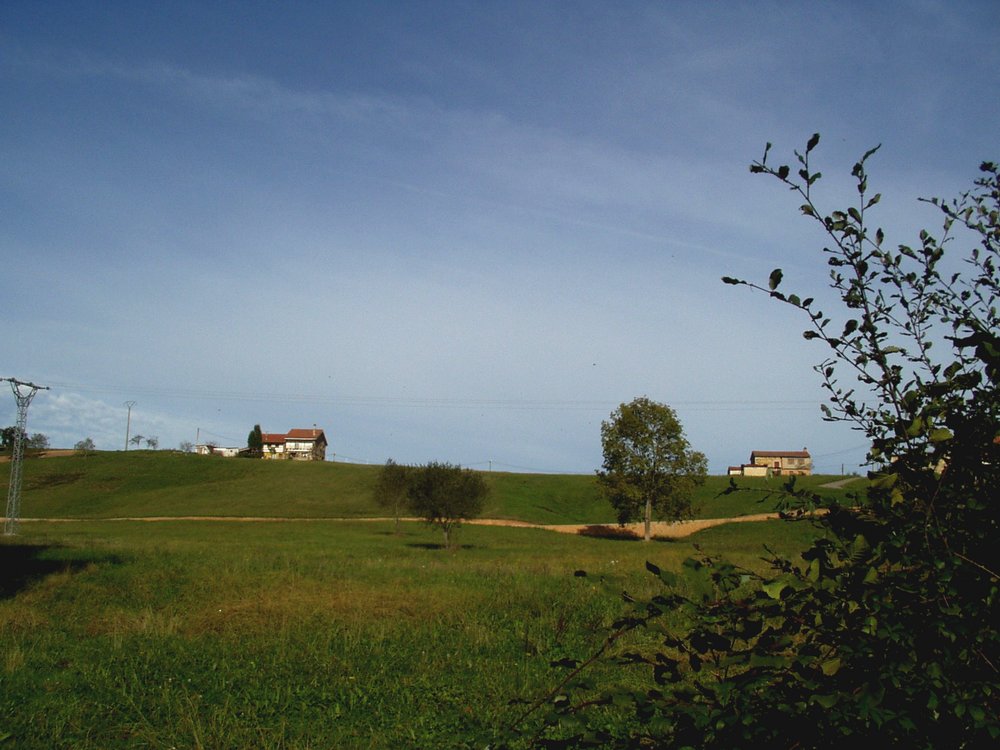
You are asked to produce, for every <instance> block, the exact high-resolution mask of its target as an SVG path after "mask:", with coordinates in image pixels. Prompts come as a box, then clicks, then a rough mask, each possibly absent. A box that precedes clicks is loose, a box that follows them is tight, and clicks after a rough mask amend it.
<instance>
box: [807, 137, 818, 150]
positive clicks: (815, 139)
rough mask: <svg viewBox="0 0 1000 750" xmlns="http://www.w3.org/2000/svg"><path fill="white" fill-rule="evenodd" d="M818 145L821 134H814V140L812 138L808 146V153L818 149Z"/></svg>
mask: <svg viewBox="0 0 1000 750" xmlns="http://www.w3.org/2000/svg"><path fill="white" fill-rule="evenodd" d="M817 145H819V133H813V134H812V138H810V139H809V142H808V143H807V144H806V153H807V154H808V153H809V152H810V151H812V150H813V149H814V148H816V146H817Z"/></svg>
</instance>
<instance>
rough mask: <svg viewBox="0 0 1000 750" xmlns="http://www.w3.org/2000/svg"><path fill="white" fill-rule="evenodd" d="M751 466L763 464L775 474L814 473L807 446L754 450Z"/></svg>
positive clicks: (751, 455)
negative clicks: (793, 449) (781, 449)
mask: <svg viewBox="0 0 1000 750" xmlns="http://www.w3.org/2000/svg"><path fill="white" fill-rule="evenodd" d="M749 466H751V467H759V466H763V467H766V468H768V469H770V470H771V473H773V474H801V475H804V476H809V475H811V474H812V457H811V456H810V455H809V451H807V450H806V449H805V448H803V449H802V450H800V451H752V452H751V453H750V463H749ZM746 468H747V467H746V466H744V475H747V474H746V471H745V469H746ZM747 476H749V475H747Z"/></svg>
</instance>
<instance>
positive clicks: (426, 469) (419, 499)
mask: <svg viewBox="0 0 1000 750" xmlns="http://www.w3.org/2000/svg"><path fill="white" fill-rule="evenodd" d="M488 494H489V487H487V485H486V481H485V480H484V479H483V477H482V475H481V474H480V473H479V472H475V471H472V470H471V469H463V468H461V467H459V466H453V465H451V464H447V463H436V462H433V461H432V462H431V463H429V464H427V465H426V466H419V467H417V468H415V469H413V470H412V476H411V481H410V485H409V489H408V490H407V497H408V498H409V501H410V509H411V510H412V511H413V513H414V514H415V515H418V516H420V517H421V518H423V519H424V520H425V521H426V522H427V523H429V524H431V525H433V526H437V527H438V528H440V529H441V531H442V532H444V546H445V548H446V549H448V548H450V547H451V546H452V544H453V543H454V537H453V535H452V532H453V531H456V530H457V529H458V528H459V527H460V526H461V524H462V521H463V519H466V518H475V517H476V516H478V515H479V514H480V513H482V512H483V504H484V503H485V502H486V497H487V495H488Z"/></svg>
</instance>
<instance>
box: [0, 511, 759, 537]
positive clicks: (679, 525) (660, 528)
mask: <svg viewBox="0 0 1000 750" xmlns="http://www.w3.org/2000/svg"><path fill="white" fill-rule="evenodd" d="M776 518H778V514H777V513H758V514H756V515H751V516H738V517H736V518H702V519H698V520H696V521H675V522H672V523H667V522H662V521H658V522H656V523H654V524H653V527H652V531H653V536H655V537H661V538H669V539H679V538H681V537H685V536H690V535H691V534H694V533H695V532H696V531H701V530H702V529H708V528H711V527H712V526H721V525H722V524H726V523H748V522H752V521H771V520H774V519H776ZM0 520H6V519H0ZM392 520H393V519H391V518H285V517H267V516H132V517H126V516H119V517H114V518H22V519H21V521H20V522H21V523H84V522H87V521H140V522H146V523H163V522H166V521H210V522H226V521H228V522H230V523H293V522H306V523H343V522H355V521H356V522H388V521H392ZM400 520H401V521H408V522H415V521H420V520H421V519H419V518H402V519H400ZM465 523H468V524H473V525H476V526H510V527H516V528H526V529H545V530H546V531H556V532H559V533H560V534H581V533H582V534H587V535H590V536H608V537H614V536H620V535H621V534H622V531H621V527H620V526H618V525H616V524H541V523H528V522H527V521H510V520H505V519H500V518H475V519H472V520H469V521H466V522H465ZM625 529H627V530H628V532H631V533H632V534H634V535H636V536H640V537H641V536H642V533H643V525H642V524H641V523H631V524H626V525H625Z"/></svg>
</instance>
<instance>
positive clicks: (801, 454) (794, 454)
mask: <svg viewBox="0 0 1000 750" xmlns="http://www.w3.org/2000/svg"><path fill="white" fill-rule="evenodd" d="M750 455H751V456H774V457H775V458H809V451H750Z"/></svg>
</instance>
